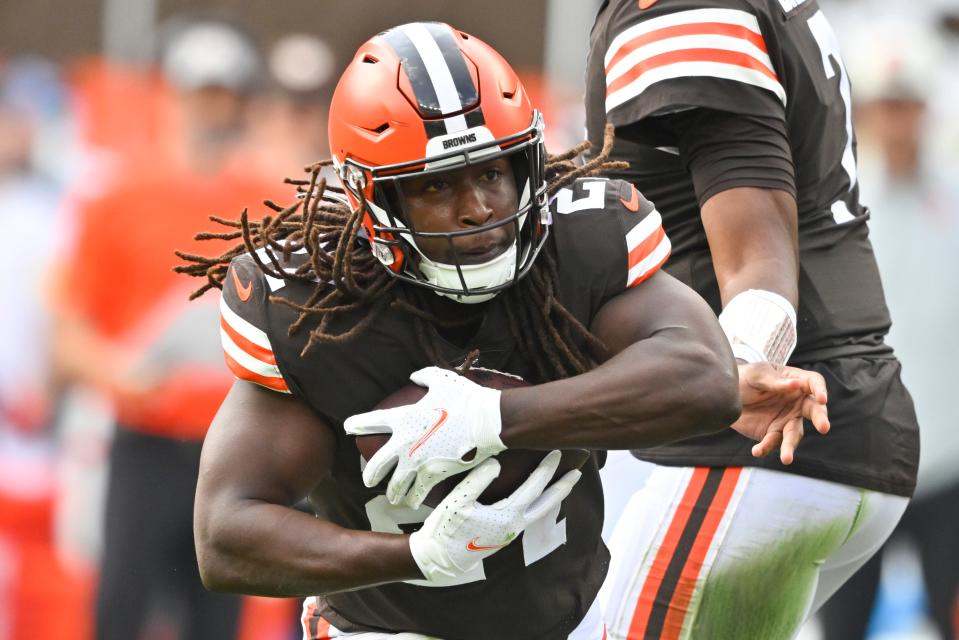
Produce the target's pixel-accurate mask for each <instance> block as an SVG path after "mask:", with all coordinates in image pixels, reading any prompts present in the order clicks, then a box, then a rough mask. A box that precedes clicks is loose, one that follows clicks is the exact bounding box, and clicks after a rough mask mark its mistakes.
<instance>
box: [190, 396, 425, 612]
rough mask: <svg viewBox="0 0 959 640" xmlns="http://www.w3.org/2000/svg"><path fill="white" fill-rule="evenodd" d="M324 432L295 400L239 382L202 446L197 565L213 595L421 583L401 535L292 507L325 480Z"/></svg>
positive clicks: (327, 436) (328, 445)
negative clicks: (414, 580)
mask: <svg viewBox="0 0 959 640" xmlns="http://www.w3.org/2000/svg"><path fill="white" fill-rule="evenodd" d="M333 441H334V435H333V431H332V430H331V429H330V427H328V426H327V425H326V424H325V423H324V421H323V419H322V418H321V417H320V416H318V415H317V414H316V413H314V412H313V411H312V410H310V409H309V408H308V407H306V406H305V405H304V404H303V403H302V402H300V401H298V400H295V399H293V398H290V397H289V396H284V395H281V394H277V393H274V392H272V391H269V390H267V389H263V388H262V387H259V386H257V385H255V384H252V383H250V382H245V381H243V380H238V381H237V382H236V383H235V384H234V386H233V388H232V390H231V391H230V393H229V395H228V396H227V398H226V400H225V401H224V403H223V405H222V406H221V408H220V411H219V413H218V414H217V416H216V418H215V419H214V421H213V424H212V425H211V427H210V431H209V433H208V435H207V437H206V441H205V442H204V445H203V457H202V460H201V463H200V478H199V483H198V485H197V493H196V503H195V509H194V535H195V539H196V547H197V559H198V561H199V565H200V573H201V575H202V577H203V581H204V584H205V585H206V586H207V587H208V588H210V589H214V590H216V591H231V592H239V593H255V594H262V595H270V596H305V595H311V594H316V593H329V592H333V591H342V590H347V589H354V588H357V587H363V586H369V585H373V584H378V583H384V582H391V581H395V580H404V579H410V578H420V577H422V576H421V574H420V571H419V570H418V569H417V566H416V563H415V562H414V560H413V556H412V554H411V553H410V546H409V541H408V536H401V535H392V534H386V533H375V532H371V531H353V530H349V529H344V528H342V527H339V526H337V525H334V524H332V523H330V522H327V521H325V520H321V519H318V518H315V517H313V516H311V515H307V514H305V513H302V512H300V511H297V510H295V509H293V508H292V507H293V505H294V504H296V503H297V502H298V501H300V500H302V499H303V498H306V497H307V496H308V495H309V493H310V491H311V490H312V489H313V488H314V487H315V486H316V485H317V483H319V482H320V481H321V480H322V479H323V478H324V477H325V476H327V475H328V474H329V473H330V468H331V464H332V456H333Z"/></svg>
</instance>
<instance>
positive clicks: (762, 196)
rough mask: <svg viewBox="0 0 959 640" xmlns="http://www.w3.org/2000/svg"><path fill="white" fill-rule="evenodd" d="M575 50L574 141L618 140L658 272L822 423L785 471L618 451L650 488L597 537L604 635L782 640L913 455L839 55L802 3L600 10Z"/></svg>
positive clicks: (870, 533) (895, 492) (686, 448)
mask: <svg viewBox="0 0 959 640" xmlns="http://www.w3.org/2000/svg"><path fill="white" fill-rule="evenodd" d="M590 40H591V41H590V56H589V62H588V72H587V98H586V100H587V120H588V130H589V137H590V139H591V140H593V141H594V142H596V141H600V140H602V138H603V130H604V126H605V125H606V123H607V121H609V122H611V123H613V124H614V125H615V126H616V141H615V146H614V150H613V153H612V155H611V158H612V159H615V160H625V161H628V162H629V169H627V170H624V171H617V172H615V173H614V175H617V176H619V177H622V178H625V179H627V180H629V181H631V182H632V183H634V184H636V185H639V186H641V188H642V189H643V192H644V193H645V194H646V196H647V197H649V198H650V199H651V200H652V201H653V202H655V203H656V207H657V209H658V210H659V211H660V213H661V215H662V220H663V225H664V227H665V229H666V231H667V233H668V234H669V236H670V238H671V240H672V242H673V251H672V257H671V258H670V259H669V262H667V263H666V265H665V269H666V271H667V272H668V273H670V274H671V275H673V276H674V277H675V278H677V279H679V280H681V281H682V282H684V283H686V284H688V285H690V286H691V287H693V288H694V289H695V290H696V291H697V292H699V293H700V294H701V295H702V296H703V297H704V298H705V299H706V300H707V302H709V304H710V305H711V306H712V308H713V310H714V311H715V312H716V313H717V314H719V320H720V323H721V324H722V326H723V329H724V331H725V333H726V335H727V336H728V339H729V341H730V343H731V345H732V348H733V353H734V354H735V355H736V358H737V359H738V360H739V362H740V363H755V362H770V363H774V364H775V365H777V366H779V365H783V364H784V363H786V362H790V363H792V364H794V365H795V366H797V367H802V368H804V369H808V370H811V371H817V372H819V373H821V374H822V375H823V376H824V378H825V380H826V383H827V389H828V395H829V404H830V419H831V424H832V432H831V435H830V436H829V438H828V442H827V441H826V440H825V439H819V438H817V439H814V440H812V441H810V442H808V443H807V444H804V450H803V451H802V453H801V455H800V456H798V457H797V458H796V459H795V461H793V455H792V452H791V451H786V450H783V451H781V455H780V456H778V457H776V456H770V457H767V458H756V457H754V455H753V454H754V453H759V454H761V453H763V452H762V451H759V450H755V451H751V448H752V447H753V443H752V442H751V441H750V440H749V439H748V438H745V437H743V436H742V435H741V434H740V433H736V432H735V431H733V430H725V431H722V432H718V433H716V434H711V435H706V436H700V437H696V438H691V439H688V440H685V441H683V442H678V443H673V444H668V445H665V446H661V447H657V448H655V449H642V450H639V451H636V452H635V455H636V456H638V457H639V458H641V459H642V460H646V461H651V462H653V463H656V465H657V466H656V467H654V468H653V469H652V470H651V471H649V470H644V471H639V470H637V469H636V468H632V469H627V470H626V472H624V473H621V474H619V475H618V477H617V480H621V481H628V479H629V477H630V476H633V477H646V478H647V480H646V483H645V486H644V487H642V488H641V489H640V490H639V493H637V494H636V496H635V497H634V499H633V500H632V502H630V503H629V506H628V507H627V508H626V509H625V511H624V512H623V515H622V519H621V520H620V522H619V525H618V529H617V531H616V532H615V533H614V534H613V541H612V544H611V548H612V551H613V557H614V562H613V568H612V569H611V573H610V578H609V583H608V585H607V587H606V589H605V590H604V593H608V596H609V599H610V602H609V608H608V619H607V622H608V623H609V624H610V635H611V637H613V638H627V637H628V638H680V637H682V638H687V637H697V638H699V637H702V638H741V639H748V638H763V639H768V638H789V637H791V636H793V635H794V634H795V633H796V632H797V630H798V628H799V626H800V625H801V624H802V622H803V621H804V620H805V619H806V618H807V617H808V616H809V615H810V613H811V612H813V611H815V610H816V609H817V608H818V607H819V606H820V605H821V604H822V602H823V601H824V600H825V599H826V598H828V597H829V595H830V594H831V593H833V591H834V590H835V589H836V588H837V587H838V586H839V585H840V584H841V583H842V582H843V581H844V580H846V579H847V578H848V577H849V576H850V575H851V574H852V573H853V572H854V571H855V570H856V569H857V568H858V567H859V566H860V565H861V564H862V563H863V562H864V561H865V560H866V559H867V558H868V557H869V556H870V555H871V554H872V553H874V552H875V550H876V549H878V548H879V546H880V545H881V543H882V541H883V540H884V539H885V538H886V536H887V535H888V534H889V532H890V531H891V530H892V528H893V526H894V525H895V523H896V521H897V520H898V519H899V517H900V515H901V514H902V511H903V509H904V508H905V505H906V502H907V499H908V497H909V496H910V495H911V493H912V491H913V487H914V484H915V478H916V465H917V460H918V435H917V425H916V418H915V414H914V411H913V407H912V401H911V399H910V397H909V394H908V393H907V391H906V389H905V388H904V387H903V385H902V383H901V382H900V377H899V371H900V366H899V363H898V361H897V360H896V358H895V357H894V356H893V353H892V350H891V349H890V348H889V346H888V345H886V344H885V342H884V340H883V337H884V335H885V334H886V331H887V329H888V328H889V315H888V313H887V310H886V306H885V302H884V300H883V292H882V287H881V285H880V281H879V276H878V273H877V270H876V264H875V260H874V258H873V253H872V248H871V246H870V244H869V239H868V230H867V226H866V220H867V219H868V210H867V209H866V208H865V207H864V206H863V205H862V204H861V203H860V202H859V197H858V193H859V192H858V184H857V173H856V158H855V137H854V135H853V129H852V121H851V113H850V104H849V99H850V92H849V86H850V85H849V78H848V76H847V74H846V69H845V67H844V66H843V61H842V57H841V56H840V53H839V46H838V43H837V42H836V38H835V36H834V35H833V32H832V30H831V28H830V26H829V23H828V22H827V20H826V18H825V16H824V15H823V13H822V12H821V11H820V9H819V7H818V6H817V4H816V2H815V0H743V1H735V2H733V1H729V0H659V1H658V2H657V1H656V0H639V1H638V2H637V1H636V0H609V1H607V2H603V3H602V6H601V8H600V10H599V14H598V15H597V18H596V23H595V26H594V28H593V31H592V33H591V36H590ZM739 431H741V432H742V431H744V430H743V429H739ZM790 463H791V464H790ZM785 465H789V466H785ZM604 484H607V483H606V482H604ZM608 484H609V485H610V486H612V485H613V484H614V483H613V482H610V483H608Z"/></svg>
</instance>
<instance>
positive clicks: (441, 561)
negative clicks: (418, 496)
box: [410, 451, 582, 581]
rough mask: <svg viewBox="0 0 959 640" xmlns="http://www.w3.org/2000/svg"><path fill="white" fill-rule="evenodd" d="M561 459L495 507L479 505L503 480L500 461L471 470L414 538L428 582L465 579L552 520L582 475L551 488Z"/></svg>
mask: <svg viewBox="0 0 959 640" xmlns="http://www.w3.org/2000/svg"><path fill="white" fill-rule="evenodd" d="M561 457H562V456H561V453H560V452H559V451H551V452H550V453H549V454H547V455H546V457H545V458H543V461H542V462H540V463H539V466H537V467H536V469H535V470H534V471H533V472H532V473H531V474H530V476H529V478H527V480H526V481H525V482H524V483H523V484H522V485H521V486H520V487H519V488H518V489H517V490H516V491H514V492H513V493H512V495H510V496H509V497H507V498H503V499H502V500H500V501H499V502H496V503H494V504H492V505H484V504H480V503H479V502H477V500H478V498H479V496H480V494H481V493H483V490H484V489H486V487H488V486H489V484H490V483H491V482H492V481H493V480H494V479H495V478H496V476H498V475H499V468H500V467H499V462H497V461H496V459H495V458H493V459H489V460H486V461H485V462H483V463H482V464H481V465H479V466H478V467H476V468H475V469H473V470H472V471H470V473H469V475H467V476H466V479H464V480H463V481H462V482H460V483H459V484H458V485H456V488H455V489H453V491H451V492H450V493H449V495H447V496H446V497H445V498H444V499H443V501H442V502H440V503H439V505H437V507H436V509H434V510H433V512H432V513H430V515H429V516H427V518H426V521H425V522H424V523H423V526H422V528H420V530H419V531H416V532H415V533H413V534H412V535H410V551H411V552H412V553H413V559H414V560H416V564H417V566H418V567H419V568H420V571H422V572H423V575H424V576H425V577H426V579H427V580H430V581H437V580H443V579H448V578H456V577H459V576H461V575H463V574H464V573H466V572H468V571H470V570H472V569H473V568H474V567H475V566H476V565H477V564H479V563H480V562H482V561H483V559H484V558H487V557H489V556H491V555H493V554H494V553H496V552H497V551H499V550H500V549H502V548H503V547H505V546H507V545H508V544H509V543H510V542H512V541H513V540H515V539H516V538H517V537H519V534H520V533H522V532H523V531H524V530H525V529H526V528H527V527H528V526H530V525H531V524H533V523H534V522H536V521H537V520H539V519H540V518H543V517H548V515H549V513H550V511H551V510H552V509H553V508H554V507H556V506H557V505H558V504H559V503H560V502H562V501H563V500H564V499H565V498H566V496H568V495H569V492H570V491H572V490H573V486H574V485H575V484H576V482H577V481H578V480H579V478H580V476H581V475H582V474H581V473H580V472H579V471H578V470H576V469H573V470H572V471H567V472H566V474H565V475H563V477H562V478H560V479H559V480H557V481H556V482H554V483H553V484H552V485H551V486H550V487H549V488H548V489H547V488H546V485H547V484H548V483H549V480H550V478H552V477H553V474H554V473H556V469H557V467H558V466H559V462H560V458H561ZM544 489H545V490H544Z"/></svg>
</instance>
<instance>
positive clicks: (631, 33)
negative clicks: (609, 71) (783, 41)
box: [603, 9, 762, 67]
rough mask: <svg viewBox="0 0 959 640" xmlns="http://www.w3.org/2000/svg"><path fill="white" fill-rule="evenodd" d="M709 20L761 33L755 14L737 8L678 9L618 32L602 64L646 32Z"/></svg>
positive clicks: (606, 63) (607, 63)
mask: <svg viewBox="0 0 959 640" xmlns="http://www.w3.org/2000/svg"><path fill="white" fill-rule="evenodd" d="M709 22H719V23H722V24H730V25H734V26H738V27H744V28H746V29H749V30H750V31H752V32H753V33H756V34H759V35H762V32H761V31H760V30H759V21H758V20H757V19H756V16H754V15H753V14H751V13H749V12H747V11H739V10H738V9H692V10H690V11H679V12H677V13H671V14H669V15H666V16H660V17H658V18H653V19H651V20H646V21H644V22H640V23H639V24H635V25H633V26H631V27H629V28H627V29H624V30H623V31H622V32H620V33H619V35H617V36H616V37H615V38H613V41H612V42H610V43H609V48H608V49H607V50H606V57H605V59H604V61H603V66H604V67H608V66H609V63H610V61H611V60H612V59H613V58H614V57H615V56H616V53H617V52H618V51H619V49H620V47H622V46H623V45H624V44H626V43H628V42H629V41H630V40H632V39H634V38H637V37H639V36H642V35H646V34H647V33H652V32H653V31H657V30H659V29H665V28H666V27H676V26H679V25H692V24H702V23H709Z"/></svg>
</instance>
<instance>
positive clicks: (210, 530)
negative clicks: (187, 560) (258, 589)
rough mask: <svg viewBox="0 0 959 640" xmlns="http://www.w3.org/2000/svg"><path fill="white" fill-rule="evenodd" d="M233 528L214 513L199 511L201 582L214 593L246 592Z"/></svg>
mask: <svg viewBox="0 0 959 640" xmlns="http://www.w3.org/2000/svg"><path fill="white" fill-rule="evenodd" d="M231 530H232V527H230V526H229V525H228V524H227V523H226V522H225V521H223V519H217V518H216V516H215V515H214V514H212V513H206V512H204V511H203V510H202V509H197V510H196V512H195V513H194V520H193V539H194V544H195V546H196V559H197V566H198V567H199V570H200V580H201V581H202V582H203V586H204V587H206V588H207V589H208V590H210V591H219V592H228V593H237V592H239V591H241V590H242V584H241V581H240V579H239V578H240V576H239V575H238V573H237V568H238V567H239V566H242V563H241V562H239V561H238V558H236V557H235V555H236V554H235V553H233V551H232V549H233V548H234V547H235V546H236V545H235V542H234V541H233V539H232V538H233V535H231Z"/></svg>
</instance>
